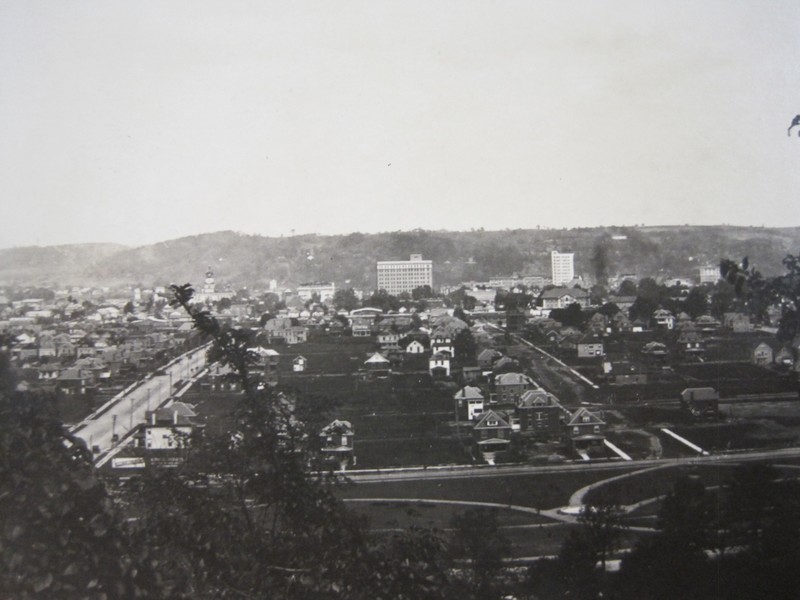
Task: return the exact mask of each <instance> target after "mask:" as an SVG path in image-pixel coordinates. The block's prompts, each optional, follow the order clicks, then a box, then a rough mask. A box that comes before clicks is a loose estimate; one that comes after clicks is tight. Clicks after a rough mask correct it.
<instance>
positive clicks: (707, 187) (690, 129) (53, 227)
mask: <svg viewBox="0 0 800 600" xmlns="http://www.w3.org/2000/svg"><path fill="white" fill-rule="evenodd" d="M0 77H2V80H0V193H2V200H0V223H1V224H0V247H8V246H20V245H29V244H41V245H46V244H56V243H73V242H99V241H114V242H120V243H125V244H131V245H141V244H146V243H151V242H154V241H161V240H166V239H170V238H173V237H178V236H183V235H191V234H196V233H203V232H208V231H217V230H222V229H233V230H237V231H243V232H247V233H260V234H264V235H281V234H284V235H288V234H290V233H291V232H292V231H293V230H294V231H295V232H296V233H307V232H317V233H345V232H350V231H370V232H372V231H394V230H399V229H414V228H417V227H420V228H425V229H469V228H472V227H474V228H478V227H484V228H486V229H502V228H506V227H510V228H517V227H521V228H528V227H536V226H537V225H541V226H546V227H573V226H591V225H612V224H618V225H620V224H629V225H630V224H638V223H646V224H648V225H653V224H682V223H691V224H715V223H734V224H743V225H762V224H763V225H768V226H770V225H774V226H780V225H800V138H798V137H796V135H795V136H794V137H791V138H790V137H788V136H787V135H786V129H787V127H788V125H789V123H790V121H791V119H792V117H793V116H794V115H795V114H798V113H800V2H798V1H797V0H787V1H758V2H756V1H755V0H748V1H747V2H735V1H732V0H723V1H713V2H712V1H709V0H693V1H689V2H663V0H662V1H657V2H656V1H642V0H637V1H635V2H600V1H598V0H592V1H587V2H574V1H563V0H559V1H556V2H535V1H533V0H526V1H522V2H502V1H489V0H484V1H481V2H476V1H469V0H453V1H435V0H425V1H421V2H415V1H409V0H402V1H371V2H356V1H350V0H337V1H331V0H323V1H320V2H307V1H294V2H270V1H264V0H260V1H254V2H232V1H228V0H224V1H223V0H219V1H217V2H201V1H198V0H185V1H183V0H181V1H178V0H157V1H153V2H147V1H145V2H143V1H141V0H136V1H131V0H125V1H119V2H117V1H110V0H103V1H97V2H89V1H67V0H61V1H57V2H54V1H52V0H48V1H46V2H38V1H33V0H18V1H12V0H3V1H2V3H0Z"/></svg>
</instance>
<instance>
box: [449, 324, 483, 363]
mask: <svg viewBox="0 0 800 600" xmlns="http://www.w3.org/2000/svg"><path fill="white" fill-rule="evenodd" d="M453 350H455V354H456V358H458V360H459V361H460V362H461V364H462V365H471V364H473V363H474V361H475V353H476V352H477V350H478V345H477V344H476V343H475V337H474V336H473V335H472V332H471V331H470V330H469V329H459V330H458V332H457V333H456V335H455V337H454V338H453Z"/></svg>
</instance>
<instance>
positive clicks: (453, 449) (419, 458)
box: [354, 430, 472, 469]
mask: <svg viewBox="0 0 800 600" xmlns="http://www.w3.org/2000/svg"><path fill="white" fill-rule="evenodd" d="M356 431H358V430H356ZM354 452H355V456H356V461H357V462H356V468H358V469H381V468H394V467H421V466H428V465H456V464H460V465H463V464H470V463H471V462H472V461H471V460H470V457H469V454H468V453H467V452H466V450H465V449H464V445H463V444H462V443H461V442H460V441H459V440H457V439H455V438H436V437H429V436H420V437H409V438H396V437H395V438H386V439H380V438H376V439H371V440H362V439H359V438H358V437H356V440H355V450H354Z"/></svg>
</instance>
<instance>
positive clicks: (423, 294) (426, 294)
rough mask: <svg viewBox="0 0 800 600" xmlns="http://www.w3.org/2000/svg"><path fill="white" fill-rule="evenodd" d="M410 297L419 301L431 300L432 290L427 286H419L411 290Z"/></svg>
mask: <svg viewBox="0 0 800 600" xmlns="http://www.w3.org/2000/svg"><path fill="white" fill-rule="evenodd" d="M411 297H412V298H413V299H414V300H421V299H423V298H433V290H432V289H431V286H429V285H421V286H419V287H415V288H414V289H413V290H411Z"/></svg>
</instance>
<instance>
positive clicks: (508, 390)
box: [493, 373, 537, 404]
mask: <svg viewBox="0 0 800 600" xmlns="http://www.w3.org/2000/svg"><path fill="white" fill-rule="evenodd" d="M535 387H537V385H536V384H535V383H534V382H533V380H532V379H531V378H530V377H528V376H527V375H524V374H523V373H501V374H499V375H497V376H496V377H495V378H494V389H495V396H494V398H493V400H495V401H496V402H501V403H510V404H516V402H517V401H518V400H519V399H520V397H521V396H522V394H524V393H525V392H526V391H527V390H530V389H533V388H535Z"/></svg>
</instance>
